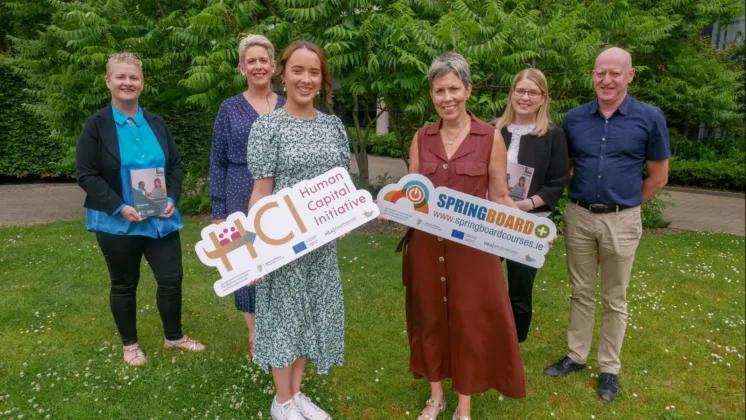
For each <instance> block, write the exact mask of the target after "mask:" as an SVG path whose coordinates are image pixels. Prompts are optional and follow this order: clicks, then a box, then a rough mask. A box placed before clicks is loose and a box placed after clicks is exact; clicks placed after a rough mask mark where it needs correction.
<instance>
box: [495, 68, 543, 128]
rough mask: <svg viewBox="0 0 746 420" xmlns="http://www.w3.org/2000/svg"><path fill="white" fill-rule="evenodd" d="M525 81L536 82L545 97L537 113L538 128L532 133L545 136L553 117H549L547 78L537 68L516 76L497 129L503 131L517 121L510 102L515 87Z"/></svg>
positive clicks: (498, 120)
mask: <svg viewBox="0 0 746 420" xmlns="http://www.w3.org/2000/svg"><path fill="white" fill-rule="evenodd" d="M524 79H528V80H529V81H531V82H534V84H536V86H537V87H538V88H539V90H541V93H542V94H543V95H544V97H545V101H544V103H543V104H542V105H541V106H540V107H539V109H538V110H537V111H536V122H535V123H536V128H535V129H534V131H533V132H532V133H531V134H533V135H535V136H543V135H544V134H546V133H547V131H549V127H550V126H551V125H552V117H551V116H550V115H549V92H548V85H547V78H546V77H544V73H542V72H541V70H539V69H535V68H527V69H524V70H521V71H520V72H519V73H518V74H516V76H515V78H514V79H513V84H512V85H511V86H510V94H509V96H508V103H507V105H505V112H503V115H502V116H501V117H500V118H498V119H497V123H496V124H495V128H497V130H502V129H503V127H505V126H507V125H508V124H511V123H512V122H513V121H514V120H515V110H514V109H513V102H512V101H511V100H510V99H511V97H510V96H511V95H513V91H515V86H516V85H517V84H518V82H520V81H522V80H524Z"/></svg>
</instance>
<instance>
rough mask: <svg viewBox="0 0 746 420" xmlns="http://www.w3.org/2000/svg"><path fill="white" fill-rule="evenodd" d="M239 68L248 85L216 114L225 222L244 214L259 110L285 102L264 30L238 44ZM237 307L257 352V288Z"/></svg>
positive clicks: (219, 209) (217, 175)
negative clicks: (249, 153)
mask: <svg viewBox="0 0 746 420" xmlns="http://www.w3.org/2000/svg"><path fill="white" fill-rule="evenodd" d="M238 57H239V60H240V61H239V64H238V68H239V70H240V71H241V74H243V75H244V76H245V77H246V79H247V80H248V85H249V88H248V89H247V90H246V91H245V92H243V93H241V94H239V95H236V96H233V97H231V98H228V99H226V100H225V101H224V102H223V103H222V104H221V105H220V111H219V112H218V116H217V118H216V119H215V127H214V129H213V135H212V153H211V155H210V198H211V200H212V219H213V223H221V222H223V221H224V220H225V219H226V217H228V215H230V214H232V213H235V212H237V211H242V212H244V213H246V212H247V211H248V208H249V197H250V196H251V191H252V189H253V186H254V181H253V178H252V176H251V173H249V169H248V168H247V167H246V143H247V141H248V139H249V132H250V131H251V126H252V125H253V124H254V121H256V119H257V118H259V116H260V115H264V114H269V113H271V112H272V111H274V110H275V109H279V108H281V107H282V106H283V105H284V104H285V98H283V97H281V96H278V95H277V94H275V93H274V92H273V91H272V86H271V82H272V73H273V72H274V70H275V67H276V63H275V49H274V47H273V46H272V43H271V42H269V40H268V39H267V38H265V37H263V36H261V35H249V36H247V37H245V38H243V39H242V40H241V41H240V42H239V45H238ZM234 296H235V299H236V309H238V310H239V311H241V312H243V314H244V318H245V320H246V325H247V326H248V328H249V352H250V353H251V357H252V358H253V357H254V325H255V317H254V312H255V303H254V300H255V291H254V287H244V288H242V289H239V290H238V291H236V292H235V293H234Z"/></svg>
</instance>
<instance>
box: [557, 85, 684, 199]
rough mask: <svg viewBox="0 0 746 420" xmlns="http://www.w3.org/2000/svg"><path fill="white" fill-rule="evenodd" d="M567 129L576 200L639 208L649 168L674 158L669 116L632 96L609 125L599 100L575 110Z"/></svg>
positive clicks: (572, 190) (572, 196)
mask: <svg viewBox="0 0 746 420" xmlns="http://www.w3.org/2000/svg"><path fill="white" fill-rule="evenodd" d="M562 128H563V129H564V130H565V133H566V135H567V146H568V149H569V152H570V159H572V162H573V175H572V182H571V183H570V199H571V200H576V201H581V202H584V203H586V204H619V205H624V206H630V207H634V206H639V205H640V204H642V170H643V167H644V166H645V162H646V161H648V160H666V159H668V158H669V157H670V151H669V145H668V129H667V128H666V118H665V116H664V115H663V112H662V111H661V110H660V109H659V108H657V107H654V106H652V105H648V104H646V103H644V102H640V101H638V100H636V99H633V98H632V97H630V96H629V95H627V97H626V98H624V101H623V102H622V104H621V105H620V106H619V109H617V111H616V112H614V114H613V115H612V116H611V117H610V118H609V119H606V117H605V116H604V115H603V114H602V113H601V111H600V110H599V108H598V100H594V101H593V102H589V103H587V104H584V105H581V106H579V107H577V108H573V109H571V110H570V112H568V113H567V116H566V117H565V120H564V121H563V123H562Z"/></svg>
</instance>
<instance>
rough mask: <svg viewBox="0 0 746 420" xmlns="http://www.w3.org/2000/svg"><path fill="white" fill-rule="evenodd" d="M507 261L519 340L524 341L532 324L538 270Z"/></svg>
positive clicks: (509, 293)
mask: <svg viewBox="0 0 746 420" xmlns="http://www.w3.org/2000/svg"><path fill="white" fill-rule="evenodd" d="M505 262H506V264H507V266H508V295H510V304H511V306H512V307H513V318H515V328H516V331H517V332H518V342H519V343H522V342H524V341H526V337H527V336H528V329H529V327H530V326H531V315H532V309H531V298H532V292H533V289H534V279H535V278H536V272H537V271H538V270H537V269H535V268H533V267H529V266H527V265H523V264H520V263H517V262H515V261H511V260H506V261H505Z"/></svg>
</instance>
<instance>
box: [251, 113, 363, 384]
mask: <svg viewBox="0 0 746 420" xmlns="http://www.w3.org/2000/svg"><path fill="white" fill-rule="evenodd" d="M246 156H247V157H246V163H247V165H248V167H249V170H250V171H251V174H252V175H253V177H254V179H260V178H268V177H273V178H274V193H277V192H278V191H280V190H281V189H283V188H286V187H291V186H293V185H295V184H297V183H298V182H300V181H303V180H307V179H311V178H314V177H317V176H319V175H321V174H322V173H324V172H326V171H328V170H330V169H332V168H335V167H342V168H345V169H347V170H349V165H350V147H349V143H348V141H347V132H346V131H345V128H344V125H343V124H342V121H341V120H340V119H339V118H338V117H336V116H334V115H326V114H323V113H320V112H317V113H316V117H315V118H314V119H311V120H302V119H298V118H295V117H292V116H291V115H289V114H288V113H287V112H285V110H284V109H282V108H281V109H278V110H276V111H274V112H273V113H271V114H267V115H263V116H261V117H260V118H259V119H258V120H256V122H255V123H254V126H253V127H252V129H251V133H250V134H249V141H248V147H247V154H246ZM254 350H255V353H254V363H256V364H257V366H259V367H260V368H262V369H264V370H265V371H267V372H269V370H270V369H271V368H286V367H289V366H290V365H291V364H292V363H293V362H295V360H296V359H297V358H299V357H304V358H307V359H308V360H309V361H310V362H311V363H313V364H314V365H316V367H317V368H318V372H319V373H320V374H326V373H327V372H328V371H329V368H331V367H332V366H336V365H341V364H342V363H343V361H344V300H343V297H342V282H341V280H340V276H339V265H338V264H337V247H336V241H332V242H331V243H328V244H326V245H324V246H322V247H321V248H318V249H316V250H315V251H312V252H310V253H308V254H306V255H305V256H303V257H301V258H299V259H297V260H295V261H293V262H291V263H290V264H288V265H286V266H284V267H282V268H280V269H278V270H277V271H274V272H272V273H270V274H268V275H267V276H266V277H265V278H264V279H263V280H262V281H260V282H259V283H258V284H257V286H256V343H255V349H254Z"/></svg>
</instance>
